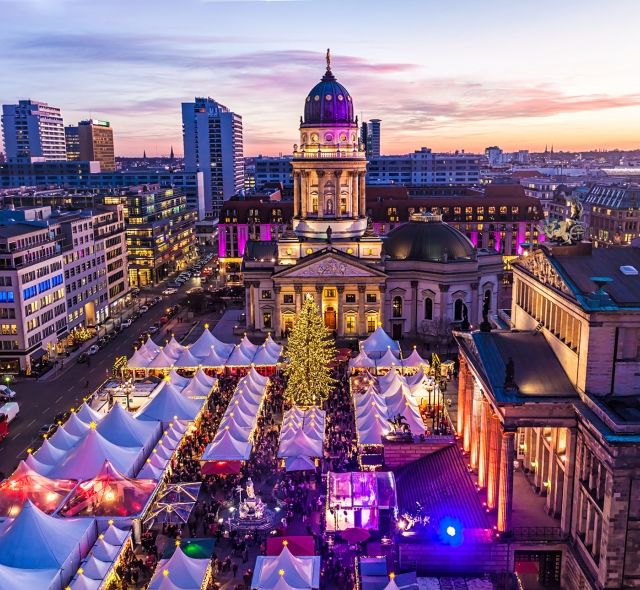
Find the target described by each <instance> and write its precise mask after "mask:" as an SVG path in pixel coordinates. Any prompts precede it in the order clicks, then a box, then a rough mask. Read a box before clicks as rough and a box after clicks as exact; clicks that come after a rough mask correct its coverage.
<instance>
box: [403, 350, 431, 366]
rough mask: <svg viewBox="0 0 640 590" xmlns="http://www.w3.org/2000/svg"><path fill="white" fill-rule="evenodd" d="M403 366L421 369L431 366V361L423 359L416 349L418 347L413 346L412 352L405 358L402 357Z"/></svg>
mask: <svg viewBox="0 0 640 590" xmlns="http://www.w3.org/2000/svg"><path fill="white" fill-rule="evenodd" d="M402 366H403V367H405V368H410V369H419V368H422V367H427V368H428V367H429V361H427V360H425V359H423V358H422V357H421V356H420V355H419V354H418V351H417V350H416V347H415V346H414V347H413V350H412V351H411V354H410V355H409V356H408V357H407V358H405V359H402Z"/></svg>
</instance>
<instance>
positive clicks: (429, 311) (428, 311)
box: [424, 297, 433, 320]
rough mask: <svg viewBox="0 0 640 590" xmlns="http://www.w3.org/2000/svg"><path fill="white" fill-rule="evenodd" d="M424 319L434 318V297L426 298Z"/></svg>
mask: <svg viewBox="0 0 640 590" xmlns="http://www.w3.org/2000/svg"><path fill="white" fill-rule="evenodd" d="M424 319H425V320H432V319H433V299H431V297H427V298H426V299H425V300H424Z"/></svg>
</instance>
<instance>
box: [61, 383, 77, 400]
mask: <svg viewBox="0 0 640 590" xmlns="http://www.w3.org/2000/svg"><path fill="white" fill-rule="evenodd" d="M75 388H76V386H75V385H72V386H71V387H69V391H71V390H72V389H75ZM60 397H62V396H60Z"/></svg>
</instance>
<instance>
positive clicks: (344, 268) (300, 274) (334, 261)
mask: <svg viewBox="0 0 640 590" xmlns="http://www.w3.org/2000/svg"><path fill="white" fill-rule="evenodd" d="M276 274H277V276H278V277H282V278H284V277H287V278H323V277H327V278H329V277H336V278H340V277H342V278H348V277H375V278H380V277H385V276H386V275H385V274H384V273H383V272H381V271H379V270H377V269H375V268H371V267H369V266H368V265H366V264H363V263H361V262H359V261H358V260H357V259H356V258H354V257H353V256H349V255H347V254H342V253H340V252H336V251H334V252H331V253H324V254H322V255H321V256H319V257H316V256H311V257H309V259H308V260H307V259H305V258H303V259H301V260H300V261H299V262H298V263H297V264H296V265H295V266H294V267H293V268H287V269H284V270H281V271H279V272H278V273H276Z"/></svg>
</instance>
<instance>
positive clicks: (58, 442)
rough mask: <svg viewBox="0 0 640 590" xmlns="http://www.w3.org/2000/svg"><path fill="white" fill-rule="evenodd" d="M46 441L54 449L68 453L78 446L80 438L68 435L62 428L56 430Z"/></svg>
mask: <svg viewBox="0 0 640 590" xmlns="http://www.w3.org/2000/svg"><path fill="white" fill-rule="evenodd" d="M47 440H48V441H49V442H50V443H51V444H52V445H53V446H54V447H57V448H58V449H62V450H64V451H68V450H69V449H72V448H73V447H75V446H76V445H77V444H78V441H79V440H80V437H79V436H74V435H73V434H69V433H68V432H67V431H66V430H65V429H64V428H58V429H57V430H56V431H55V432H54V433H53V434H52V435H51V436H50V437H49V438H48V439H47ZM36 454H37V453H36Z"/></svg>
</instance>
